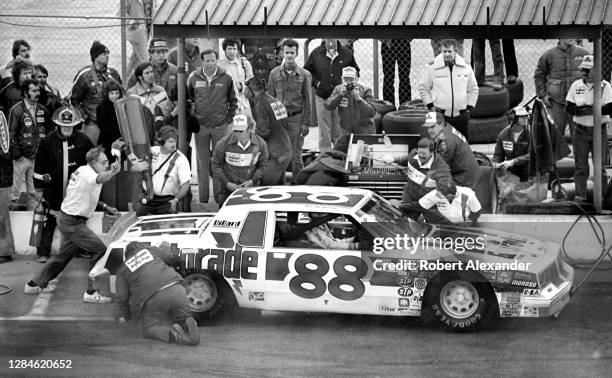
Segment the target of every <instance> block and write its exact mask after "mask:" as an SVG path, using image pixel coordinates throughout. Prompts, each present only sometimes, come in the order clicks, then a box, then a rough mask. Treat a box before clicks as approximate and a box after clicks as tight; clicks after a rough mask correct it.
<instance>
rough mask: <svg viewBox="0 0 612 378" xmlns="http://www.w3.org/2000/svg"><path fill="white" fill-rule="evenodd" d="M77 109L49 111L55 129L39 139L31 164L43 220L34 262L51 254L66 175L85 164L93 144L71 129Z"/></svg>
mask: <svg viewBox="0 0 612 378" xmlns="http://www.w3.org/2000/svg"><path fill="white" fill-rule="evenodd" d="M82 121H83V120H82V119H81V116H80V115H79V114H78V111H77V110H76V109H74V108H73V107H72V106H64V107H61V108H59V109H58V110H56V111H55V113H54V114H53V122H54V123H55V124H56V125H57V129H56V130H53V131H52V132H51V133H49V135H47V136H46V137H45V138H44V139H43V140H42V141H41V142H40V147H39V148H38V153H37V155H36V164H35V165H34V186H35V187H36V197H37V198H41V197H42V198H44V201H45V202H44V203H45V204H46V210H47V214H46V220H45V223H44V226H43V230H42V240H41V243H40V245H39V246H37V248H36V254H37V255H38V262H40V263H45V262H47V260H49V256H51V244H52V242H53V232H54V231H55V227H56V226H57V220H56V217H55V216H56V214H57V213H58V212H59V211H60V206H61V205H62V200H63V199H64V196H65V194H66V193H65V192H66V187H67V186H68V179H69V178H70V175H72V172H74V171H76V170H77V168H79V167H80V166H82V165H85V164H87V161H86V160H85V155H86V154H87V151H89V150H90V149H92V148H93V147H94V146H93V144H92V143H91V141H90V140H89V138H88V137H87V135H85V134H84V133H82V132H80V131H77V130H75V128H76V127H77V126H78V125H79V124H80V123H81V122H82Z"/></svg>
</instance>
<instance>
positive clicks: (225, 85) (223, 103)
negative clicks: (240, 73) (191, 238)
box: [187, 50, 238, 203]
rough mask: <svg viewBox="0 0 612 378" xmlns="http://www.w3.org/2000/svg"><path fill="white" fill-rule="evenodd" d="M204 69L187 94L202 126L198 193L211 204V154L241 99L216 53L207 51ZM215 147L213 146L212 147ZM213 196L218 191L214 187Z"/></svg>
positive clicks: (189, 82) (194, 74)
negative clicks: (209, 197)
mask: <svg viewBox="0 0 612 378" xmlns="http://www.w3.org/2000/svg"><path fill="white" fill-rule="evenodd" d="M201 58H202V67H201V68H198V69H197V70H195V71H193V72H192V73H191V74H190V75H189V79H187V91H188V93H189V94H188V96H189V98H191V99H192V101H193V113H194V115H195V117H196V118H197V120H198V122H199V124H200V131H199V132H198V133H197V134H196V137H195V145H196V152H197V156H198V158H197V164H198V191H199V195H200V202H202V203H206V202H208V196H209V193H208V190H209V182H208V180H209V175H210V153H211V151H214V150H215V146H216V145H217V143H218V142H219V140H220V139H221V138H223V137H224V136H225V135H226V134H227V131H228V130H227V129H228V125H229V124H230V123H231V122H232V118H234V115H235V114H236V109H237V108H238V99H237V98H236V92H235V91H234V82H233V80H232V77H231V76H230V75H228V74H227V73H225V71H224V70H223V69H221V68H219V67H218V66H217V53H216V52H215V51H214V50H204V51H202V54H201ZM211 143H212V146H211ZM214 185H215V183H214V182H213V192H215V193H216V192H217V191H218V190H219V188H215V187H214Z"/></svg>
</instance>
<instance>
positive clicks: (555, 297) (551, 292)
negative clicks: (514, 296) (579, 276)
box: [523, 263, 574, 317]
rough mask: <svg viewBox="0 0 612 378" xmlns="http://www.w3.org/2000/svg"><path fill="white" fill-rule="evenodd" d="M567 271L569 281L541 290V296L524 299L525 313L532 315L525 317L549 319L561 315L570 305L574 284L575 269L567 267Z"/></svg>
mask: <svg viewBox="0 0 612 378" xmlns="http://www.w3.org/2000/svg"><path fill="white" fill-rule="evenodd" d="M564 264H565V263H564ZM565 270H566V272H567V273H569V277H566V279H567V281H564V282H563V283H562V284H561V285H560V286H558V287H557V286H555V285H553V284H549V285H548V286H546V287H544V288H543V289H541V291H540V295H539V296H537V297H524V298H523V309H524V313H530V314H531V315H523V316H538V317H548V316H557V315H559V313H560V312H561V310H563V308H564V307H565V306H566V305H567V304H568V303H569V300H570V291H571V289H572V283H573V282H574V269H573V268H571V267H569V266H567V267H566V269H565ZM536 312H537V315H536Z"/></svg>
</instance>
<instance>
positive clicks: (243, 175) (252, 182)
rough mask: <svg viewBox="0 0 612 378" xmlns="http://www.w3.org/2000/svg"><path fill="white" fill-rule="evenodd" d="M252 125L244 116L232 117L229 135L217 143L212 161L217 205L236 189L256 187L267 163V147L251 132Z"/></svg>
mask: <svg viewBox="0 0 612 378" xmlns="http://www.w3.org/2000/svg"><path fill="white" fill-rule="evenodd" d="M254 126H255V122H253V118H251V116H250V115H248V114H238V115H236V116H234V120H233V122H232V123H231V129H232V132H231V133H230V134H228V135H226V136H225V137H223V138H221V140H219V143H217V146H216V147H215V152H214V153H213V159H212V171H213V179H214V180H215V181H216V182H217V185H216V186H214V187H216V188H217V189H216V193H215V200H216V201H217V203H218V204H219V206H220V207H221V206H223V203H224V202H225V200H226V199H227V197H229V195H230V194H231V193H232V192H233V191H234V190H236V189H238V188H248V187H251V186H257V185H259V181H260V180H261V178H262V177H263V174H264V166H265V163H266V161H267V160H268V145H267V144H266V142H265V141H264V140H263V139H262V138H261V137H260V136H258V135H257V134H255V133H253V129H254Z"/></svg>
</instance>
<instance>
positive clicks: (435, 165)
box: [402, 137, 451, 203]
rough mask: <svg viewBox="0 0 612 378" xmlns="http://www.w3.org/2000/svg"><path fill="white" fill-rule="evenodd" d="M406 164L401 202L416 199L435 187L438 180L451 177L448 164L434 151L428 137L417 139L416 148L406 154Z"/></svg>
mask: <svg viewBox="0 0 612 378" xmlns="http://www.w3.org/2000/svg"><path fill="white" fill-rule="evenodd" d="M407 165H408V167H407V168H408V169H407V172H406V177H407V181H406V185H404V194H403V195H402V202H403V203H409V202H414V201H418V200H419V199H420V198H421V197H423V196H424V195H425V194H427V193H429V192H430V191H431V190H432V189H435V188H436V182H437V181H438V180H440V179H442V178H451V174H450V168H449V167H448V164H446V162H445V161H444V159H442V157H441V156H440V155H438V154H436V153H435V152H434V143H433V141H432V140H431V138H428V137H423V138H421V139H419V142H418V143H417V148H416V149H415V150H413V151H411V152H410V155H409V156H408V164H407Z"/></svg>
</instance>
